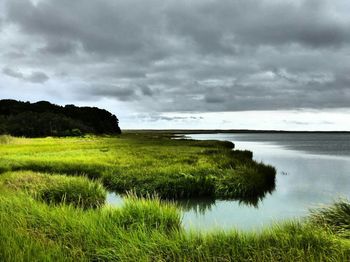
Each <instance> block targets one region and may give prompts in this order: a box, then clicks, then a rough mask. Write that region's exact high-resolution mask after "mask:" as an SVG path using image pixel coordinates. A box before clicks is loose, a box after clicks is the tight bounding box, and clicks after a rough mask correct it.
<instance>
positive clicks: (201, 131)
mask: <svg viewBox="0 0 350 262" xmlns="http://www.w3.org/2000/svg"><path fill="white" fill-rule="evenodd" d="M123 132H130V133H133V132H159V133H174V134H222V133H232V134H234V133H247V134H249V133H250V134H260V133H286V134H350V131H315V130H311V131H289V130H252V129H123Z"/></svg>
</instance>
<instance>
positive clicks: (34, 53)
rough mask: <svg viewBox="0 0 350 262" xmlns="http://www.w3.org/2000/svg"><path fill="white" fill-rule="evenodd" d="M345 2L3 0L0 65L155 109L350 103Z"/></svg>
mask: <svg viewBox="0 0 350 262" xmlns="http://www.w3.org/2000/svg"><path fill="white" fill-rule="evenodd" d="M349 9H350V3H349V2H348V1H347V0H338V1H331V0H298V1H297V0H295V1H278V0H220V1H214V0H192V1H188V0H180V1H173V0H165V1H164V0H149V1H144V0H118V1H112V0H101V1H83V0H76V1H71V0H61V1H54V0H45V1H43V0H39V1H29V0H7V1H5V8H4V11H3V13H1V14H0V30H1V27H2V31H4V32H6V34H2V35H3V36H0V40H1V42H2V44H1V43H0V58H1V60H0V61H3V62H0V66H2V67H3V75H7V76H10V77H12V78H17V79H22V80H24V81H27V82H28V81H29V82H34V83H44V82H45V81H47V80H48V79H49V78H48V76H47V75H46V74H45V73H43V72H50V76H51V79H52V80H53V81H55V85H56V89H57V92H59V90H60V88H61V89H62V96H67V97H68V96H74V97H76V98H77V99H78V100H86V101H91V100H98V99H103V98H113V99H115V100H118V101H124V102H126V103H130V107H133V106H135V105H137V106H138V108H143V109H144V110H152V111H155V112H170V111H189V112H191V111H196V112H207V111H237V110H270V109H272V110H277V109H296V108H316V109H317V108H338V107H339V108H340V107H349V103H348V101H350V91H349V88H350V80H349V78H348V77H347V74H348V72H350V59H349V54H350V30H349V28H350V17H349V15H348V10H349ZM2 17H3V18H2ZM2 20H3V22H1V21H2ZM1 24H2V25H1ZM1 37H2V38H1ZM2 63H3V64H2ZM7 65H16V70H14V69H13V68H8V67H7ZM17 68H18V70H17ZM39 69H40V70H39ZM23 72H31V73H29V74H28V73H26V74H24V73H23ZM50 82H51V81H50ZM68 87H69V88H68ZM67 90H69V92H67Z"/></svg>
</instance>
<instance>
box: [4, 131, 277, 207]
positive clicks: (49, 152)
mask: <svg viewBox="0 0 350 262" xmlns="http://www.w3.org/2000/svg"><path fill="white" fill-rule="evenodd" d="M172 137H173V134H162V133H127V134H123V135H121V136H118V137H108V136H99V137H95V136H89V137H84V138H37V139H25V138H16V143H15V144H4V145H2V146H1V147H0V172H6V171H16V170H31V171H37V172H46V173H61V174H69V175H79V176H81V175H83V176H87V177H89V178H92V179H100V180H101V181H102V183H103V184H104V186H105V187H107V188H108V189H109V190H112V191H116V192H118V193H125V192H128V191H133V192H135V193H136V194H138V195H143V196H145V195H147V194H153V193H156V194H157V195H158V196H159V197H161V198H169V199H180V198H191V197H211V198H222V199H242V198H255V201H256V199H258V198H259V197H263V196H264V195H265V194H266V193H268V192H271V191H272V190H273V189H274V186H275V173H276V171H275V169H274V168H273V167H271V166H267V165H264V164H259V163H256V162H255V161H254V160H252V153H251V152H249V151H238V150H236V151H232V148H233V146H234V145H233V144H232V143H231V142H223V141H196V140H183V139H171V138H172Z"/></svg>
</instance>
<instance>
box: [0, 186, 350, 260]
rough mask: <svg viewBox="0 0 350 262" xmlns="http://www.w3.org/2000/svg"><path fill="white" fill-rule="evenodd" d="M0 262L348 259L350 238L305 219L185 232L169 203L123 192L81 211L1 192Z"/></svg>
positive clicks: (177, 215)
mask: <svg viewBox="0 0 350 262" xmlns="http://www.w3.org/2000/svg"><path fill="white" fill-rule="evenodd" d="M0 218H1V219H0V227H1V231H0V235H1V238H0V257H2V258H3V260H4V261H34V260H35V261H38V260H39V261H50V260H52V261H97V260H99V261H348V260H349V259H350V245H349V242H347V241H345V240H343V239H342V238H341V237H339V236H338V235H336V234H333V233H331V232H330V231H328V230H323V229H322V228H318V227H316V226H313V225H311V224H310V223H306V222H302V221H301V222H298V221H295V222H288V223H284V224H280V225H275V226H274V227H271V228H267V229H265V230H264V231H263V232H260V233H254V232H250V233H248V232H245V233H244V232H239V231H234V230H233V231H228V232H224V231H215V232H210V233H200V232H185V231H184V230H183V229H182V228H181V225H180V222H181V214H180V213H179V211H178V210H177V209H176V207H175V206H173V205H171V204H166V203H162V202H161V201H160V200H158V199H136V198H135V197H132V196H131V197H129V198H128V199H127V200H126V203H125V205H124V206H122V207H120V208H111V207H109V206H104V207H101V208H99V209H89V210H85V211H84V210H83V209H80V208H74V207H73V206H71V205H54V206H52V205H46V204H44V203H42V202H39V201H36V200H34V199H33V198H28V197H24V194H23V195H21V194H14V193H13V191H11V192H8V193H7V194H3V193H2V194H1V195H0Z"/></svg>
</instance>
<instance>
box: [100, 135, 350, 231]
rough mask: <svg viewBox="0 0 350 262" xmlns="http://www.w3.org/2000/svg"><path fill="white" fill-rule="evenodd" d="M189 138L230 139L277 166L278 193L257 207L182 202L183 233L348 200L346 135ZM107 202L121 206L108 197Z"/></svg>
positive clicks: (249, 223)
mask: <svg viewBox="0 0 350 262" xmlns="http://www.w3.org/2000/svg"><path fill="white" fill-rule="evenodd" d="M190 137H191V138H193V139H201V140H202V139H204V140H206V139H217V140H228V141H232V142H234V143H235V148H236V149H247V150H251V151H252V152H253V154H254V159H255V160H257V161H261V162H264V163H266V164H270V165H273V166H275V167H276V169H277V176H276V190H275V191H274V192H272V193H271V194H269V195H267V196H266V197H265V198H264V199H262V200H261V201H260V202H259V204H258V206H257V207H254V206H251V205H246V204H244V203H239V202H238V201H221V200H220V201H218V200H217V201H210V200H202V201H183V202H181V203H180V205H181V206H182V207H183V224H184V226H185V227H186V228H187V229H190V228H193V229H201V230H211V229H214V228H221V229H230V228H238V229H244V230H256V229H259V228H261V227H262V226H264V225H270V224H271V223H273V222H276V221H281V220H286V219H290V218H294V217H303V216H305V215H307V213H308V209H309V208H312V207H317V206H318V205H320V204H327V203H330V202H332V201H333V200H335V199H337V198H339V197H346V198H350V134H272V133H264V134H196V135H191V136H190ZM107 201H108V202H109V203H111V204H116V205H120V204H122V201H123V200H122V198H120V197H118V196H116V195H115V194H110V195H109V196H108V199H107Z"/></svg>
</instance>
